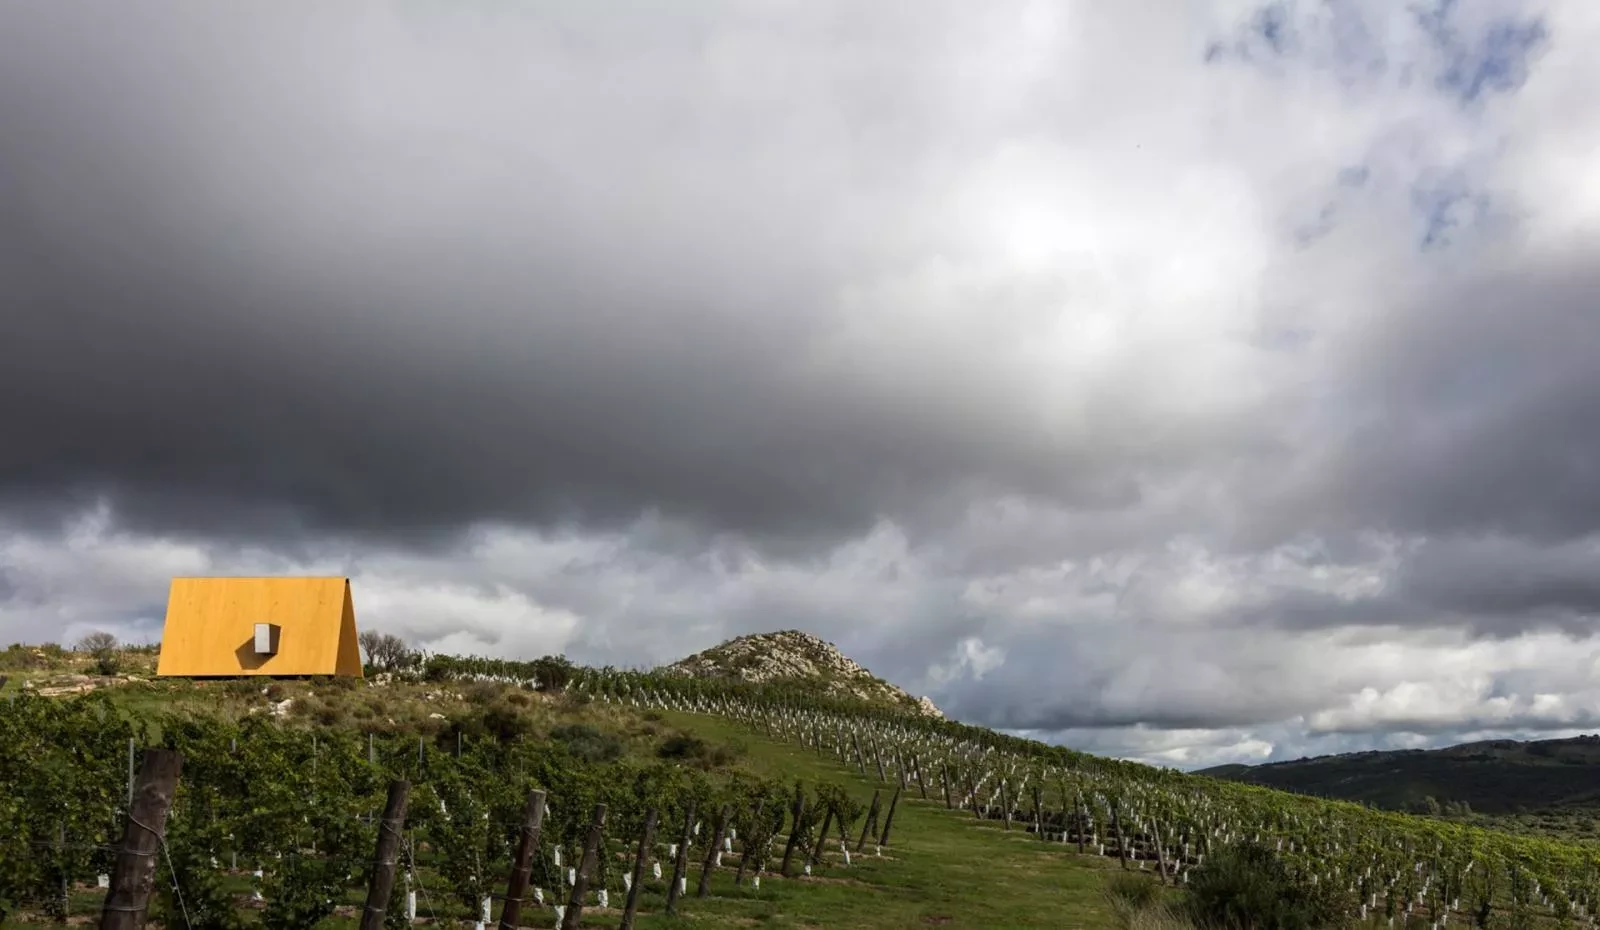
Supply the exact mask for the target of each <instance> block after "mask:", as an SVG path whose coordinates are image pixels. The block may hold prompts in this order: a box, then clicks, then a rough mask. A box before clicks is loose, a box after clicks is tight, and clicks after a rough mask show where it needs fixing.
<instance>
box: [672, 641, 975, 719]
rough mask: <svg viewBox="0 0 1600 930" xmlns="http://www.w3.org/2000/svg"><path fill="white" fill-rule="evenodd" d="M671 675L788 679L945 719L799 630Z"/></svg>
mask: <svg viewBox="0 0 1600 930" xmlns="http://www.w3.org/2000/svg"><path fill="white" fill-rule="evenodd" d="M666 671H669V672H675V673H678V674H681V675H693V676H696V677H700V678H738V679H741V680H743V681H749V682H754V683H758V684H759V683H761V682H768V681H778V680H783V679H805V680H812V681H820V682H822V683H823V685H824V687H825V688H826V690H827V691H828V692H830V693H832V694H834V695H837V696H841V697H845V696H848V697H855V698H858V699H861V700H865V701H882V702H887V703H893V704H900V705H904V706H907V707H909V708H914V709H915V710H917V711H918V712H919V713H923V714H927V715H928V716H934V717H943V716H944V714H943V713H941V712H940V710H939V708H937V707H935V706H934V704H933V702H932V701H930V700H928V699H927V698H922V699H921V700H918V699H916V698H913V697H912V696H911V695H910V694H908V693H907V692H906V691H905V690H903V689H901V688H897V687H895V686H894V685H892V684H889V683H888V682H886V681H884V680H883V679H881V678H878V677H877V676H875V675H873V674H872V673H871V672H870V671H868V670H867V669H866V668H864V667H863V666H862V665H861V664H860V663H859V662H856V661H855V660H854V659H851V658H850V657H849V656H847V655H845V654H844V653H842V652H840V651H839V648H838V647H837V646H835V645H833V644H832V643H830V642H828V641H827V640H825V639H822V638H821V637H819V636H813V635H812V634H810V633H804V632H801V631H799V630H782V631H779V632H777V633H760V634H754V635H750V636H740V637H738V638H736V639H730V640H728V641H727V642H725V643H722V644H721V645H719V646H713V647H712V648H710V649H707V650H705V651H703V652H697V653H695V654H694V655H692V656H689V657H688V658H686V659H682V660H680V661H678V662H674V663H673V664H671V665H669V666H667V667H666Z"/></svg>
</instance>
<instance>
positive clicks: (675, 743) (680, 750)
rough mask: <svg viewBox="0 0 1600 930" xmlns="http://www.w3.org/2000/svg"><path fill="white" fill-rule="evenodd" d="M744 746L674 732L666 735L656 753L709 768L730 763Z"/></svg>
mask: <svg viewBox="0 0 1600 930" xmlns="http://www.w3.org/2000/svg"><path fill="white" fill-rule="evenodd" d="M743 752H744V747H742V746H739V745H718V746H714V745H712V744H711V743H708V742H706V741H705V740H703V739H701V738H699V737H698V736H692V735H690V734H688V733H676V734H674V735H672V736H669V737H667V739H666V740H664V741H663V742H662V743H661V745H660V746H659V747H657V748H656V755H657V756H659V757H661V758H663V759H678V760H681V761H683V762H688V763H691V764H694V765H697V766H699V767H700V768H703V769H706V770H708V771H709V770H710V769H715V768H723V767H726V766H728V765H731V764H732V763H733V761H734V760H735V759H737V758H739V756H741V755H743Z"/></svg>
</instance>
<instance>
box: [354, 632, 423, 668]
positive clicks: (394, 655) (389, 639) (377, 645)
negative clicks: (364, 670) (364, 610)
mask: <svg viewBox="0 0 1600 930" xmlns="http://www.w3.org/2000/svg"><path fill="white" fill-rule="evenodd" d="M356 642H357V643H359V644H360V645H361V651H362V652H365V653H366V654H367V664H368V665H371V666H372V667H374V668H379V669H394V668H398V667H400V666H401V665H404V664H405V661H406V658H407V657H408V656H409V655H410V654H411V649H410V647H408V646H407V645H406V641H405V640H403V639H401V638H400V637H398V636H396V635H394V634H393V633H379V632H378V631H377V630H363V631H361V633H360V635H358V636H357V637H356Z"/></svg>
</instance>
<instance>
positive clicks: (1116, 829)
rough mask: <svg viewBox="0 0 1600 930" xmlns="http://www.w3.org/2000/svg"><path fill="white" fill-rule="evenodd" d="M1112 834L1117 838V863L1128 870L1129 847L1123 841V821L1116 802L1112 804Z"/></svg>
mask: <svg viewBox="0 0 1600 930" xmlns="http://www.w3.org/2000/svg"><path fill="white" fill-rule="evenodd" d="M1111 832H1112V833H1113V834H1115V835H1116V837H1117V861H1119V862H1121V863H1122V867H1123V868H1124V869H1126V868H1127V867H1128V847H1127V844H1126V843H1124V842H1123V841H1122V820H1121V818H1120V817H1118V816H1117V802H1116V801H1112V802H1111Z"/></svg>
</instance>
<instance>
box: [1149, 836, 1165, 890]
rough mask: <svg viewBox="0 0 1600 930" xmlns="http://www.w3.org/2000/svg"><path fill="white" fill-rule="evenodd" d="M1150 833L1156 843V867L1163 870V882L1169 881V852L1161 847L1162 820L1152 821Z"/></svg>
mask: <svg viewBox="0 0 1600 930" xmlns="http://www.w3.org/2000/svg"><path fill="white" fill-rule="evenodd" d="M1150 835H1151V837H1152V838H1153V839H1154V840H1155V844H1156V868H1157V869H1159V870H1160V871H1161V884H1163V885H1165V884H1166V883H1167V853H1166V850H1164V849H1162V848H1161V821H1159V820H1154V821H1151V823H1150Z"/></svg>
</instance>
